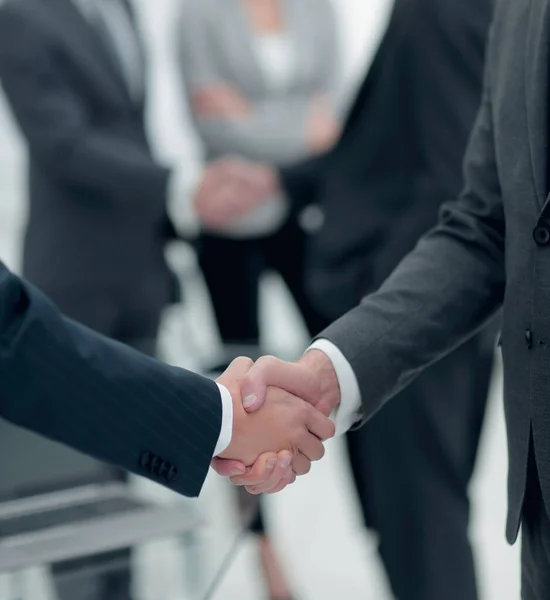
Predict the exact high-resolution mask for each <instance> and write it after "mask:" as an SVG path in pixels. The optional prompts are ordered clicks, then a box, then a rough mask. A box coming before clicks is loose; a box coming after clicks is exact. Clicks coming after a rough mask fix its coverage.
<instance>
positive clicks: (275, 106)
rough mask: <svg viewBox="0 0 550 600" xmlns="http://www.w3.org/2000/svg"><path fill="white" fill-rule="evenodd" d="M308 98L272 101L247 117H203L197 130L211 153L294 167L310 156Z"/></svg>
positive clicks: (265, 103)
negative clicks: (307, 127) (307, 134)
mask: <svg viewBox="0 0 550 600" xmlns="http://www.w3.org/2000/svg"><path fill="white" fill-rule="evenodd" d="M308 112H309V103H308V102H306V100H305V99H302V98H295V99H284V100H280V101H279V100H271V101H266V102H264V103H261V104H259V105H257V106H255V107H254V109H253V111H252V113H251V114H250V116H248V117H245V118H238V119H234V118H229V117H224V118H221V117H218V118H200V119H197V121H196V122H197V128H198V130H199V133H200V134H201V137H202V139H203V141H204V144H205V146H206V148H207V149H208V151H209V152H212V153H214V154H216V155H223V154H239V155H241V156H244V157H246V158H251V159H254V160H257V161H260V162H266V163H269V164H277V165H280V164H291V163H293V162H295V161H298V160H301V159H303V158H304V157H305V156H307V154H308V146H307V139H306V121H307V116H308Z"/></svg>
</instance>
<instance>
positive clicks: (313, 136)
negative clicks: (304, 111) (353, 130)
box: [306, 97, 340, 153]
mask: <svg viewBox="0 0 550 600" xmlns="http://www.w3.org/2000/svg"><path fill="white" fill-rule="evenodd" d="M306 136H307V143H308V147H309V149H310V150H311V151H312V152H314V153H321V152H325V151H326V150H328V149H330V148H331V147H332V146H334V144H335V143H336V141H337V139H338V137H339V136H340V125H339V124H338V121H337V120H336V118H335V117H334V115H333V113H332V111H331V109H330V106H329V103H328V102H327V101H326V100H325V99H323V98H321V97H319V98H316V99H315V100H314V101H313V102H312V104H311V110H310V113H309V117H308V120H307V123H306Z"/></svg>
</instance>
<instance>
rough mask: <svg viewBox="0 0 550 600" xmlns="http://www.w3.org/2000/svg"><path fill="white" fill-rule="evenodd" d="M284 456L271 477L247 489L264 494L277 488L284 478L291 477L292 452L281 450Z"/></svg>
mask: <svg viewBox="0 0 550 600" xmlns="http://www.w3.org/2000/svg"><path fill="white" fill-rule="evenodd" d="M281 454H282V456H280V457H279V460H278V461H277V466H276V467H275V468H274V469H273V471H272V473H271V475H270V477H269V478H268V479H267V480H266V481H265V482H264V483H260V484H258V485H255V486H247V489H248V490H249V491H250V493H251V494H254V495H257V494H263V493H265V492H269V491H270V490H272V489H275V488H276V487H277V486H278V485H279V484H280V483H281V481H282V480H284V479H287V480H288V479H289V478H290V476H291V475H290V474H291V473H292V469H291V468H290V464H291V462H292V454H291V453H290V452H288V451H287V452H284V453H283V452H281Z"/></svg>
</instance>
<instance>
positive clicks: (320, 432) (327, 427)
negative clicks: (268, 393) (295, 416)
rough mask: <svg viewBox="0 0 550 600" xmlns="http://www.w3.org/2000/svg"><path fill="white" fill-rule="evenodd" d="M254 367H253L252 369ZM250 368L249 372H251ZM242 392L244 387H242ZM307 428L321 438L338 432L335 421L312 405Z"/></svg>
mask: <svg viewBox="0 0 550 600" xmlns="http://www.w3.org/2000/svg"><path fill="white" fill-rule="evenodd" d="M253 368H254V367H251V368H250V370H252V369H253ZM250 370H249V371H248V372H250ZM241 393H242V388H241ZM306 425H307V428H308V429H309V431H310V432H311V433H313V435H315V436H317V437H318V438H319V439H320V440H329V439H330V438H332V437H334V434H335V433H336V427H335V425H334V423H333V422H332V421H331V420H330V419H329V418H327V417H325V415H324V414H323V413H321V412H320V411H319V410H317V409H315V408H313V407H311V410H309V411H308V417H307V421H306Z"/></svg>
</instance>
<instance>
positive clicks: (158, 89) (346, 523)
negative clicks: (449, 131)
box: [0, 0, 519, 600]
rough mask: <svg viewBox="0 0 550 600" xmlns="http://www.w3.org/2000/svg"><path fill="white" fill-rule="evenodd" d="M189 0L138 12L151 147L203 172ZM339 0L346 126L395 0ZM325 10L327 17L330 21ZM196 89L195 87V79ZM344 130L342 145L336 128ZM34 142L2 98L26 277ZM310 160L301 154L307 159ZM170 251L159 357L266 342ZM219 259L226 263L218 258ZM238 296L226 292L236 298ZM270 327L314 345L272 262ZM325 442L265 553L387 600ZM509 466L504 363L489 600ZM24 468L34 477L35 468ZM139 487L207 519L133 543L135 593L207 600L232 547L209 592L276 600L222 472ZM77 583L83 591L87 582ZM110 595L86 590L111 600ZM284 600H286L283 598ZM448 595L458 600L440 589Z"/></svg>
mask: <svg viewBox="0 0 550 600" xmlns="http://www.w3.org/2000/svg"><path fill="white" fill-rule="evenodd" d="M22 1H25V0H22ZM59 1H61V0H59ZM67 1H68V0H67ZM56 2H57V0H56ZM201 2H202V0H201ZM52 4H53V3H52ZM184 4H185V5H189V4H193V2H191V1H190V0H186V2H185V3H184V0H156V1H155V2H145V0H136V1H135V9H136V13H137V15H138V18H139V22H140V23H141V24H142V30H143V35H144V39H145V48H146V54H147V56H148V60H149V80H148V87H149V93H148V97H149V99H148V103H147V111H146V126H147V133H148V137H149V140H150V143H151V146H152V149H153V154H154V156H155V157H156V159H157V160H158V161H159V162H162V163H165V164H173V163H176V164H177V165H179V167H180V168H182V169H185V167H186V165H189V171H192V170H193V169H197V165H198V164H200V163H201V162H202V161H203V160H204V159H205V157H206V158H207V159H208V158H212V159H216V158H218V157H219V156H220V152H218V151H216V143H217V138H216V135H214V136H213V138H212V139H211V138H209V137H208V136H209V132H208V131H206V130H205V129H204V128H202V129H201V123H200V119H197V117H196V115H193V108H192V102H190V97H191V96H189V95H186V94H185V92H184V89H183V86H182V84H181V76H182V71H183V77H184V78H185V73H186V68H187V69H188V72H189V73H190V74H191V73H199V75H197V78H200V72H201V71H200V69H203V68H204V69H208V66H205V65H204V64H203V63H204V61H202V60H201V59H202V58H204V56H203V55H202V54H201V52H202V50H201V45H200V43H198V45H197V46H195V47H194V49H193V50H191V53H192V57H193V58H195V59H196V61H195V63H196V64H191V63H193V60H189V58H190V57H189V56H188V57H187V59H183V58H181V52H182V50H181V48H180V45H181V44H180V42H178V40H177V36H175V35H174V29H175V27H174V24H175V23H177V22H179V19H180V14H181V11H182V6H183V5H184ZM207 4H210V3H206V2H205V6H206V5H207ZM309 4H311V3H309ZM332 8H333V10H334V15H335V21H334V26H335V28H336V31H337V39H338V44H339V48H338V51H337V50H336V48H335V49H334V54H335V55H336V52H338V61H339V62H338V64H337V67H336V71H337V77H335V81H337V90H336V96H337V101H336V102H335V106H337V107H338V108H335V110H334V114H335V122H336V121H337V122H338V123H341V121H342V120H343V119H344V118H345V114H346V111H347V107H349V105H350V103H351V102H352V101H353V98H354V96H355V93H356V91H357V89H358V86H359V85H360V84H361V81H362V79H363V77H364V74H365V71H366V70H367V69H368V67H369V65H370V64H371V61H372V60H373V57H374V55H375V53H376V51H377V49H378V46H379V43H380V40H381V38H382V36H383V35H384V33H385V32H386V28H387V25H388V20H389V18H390V15H391V11H392V9H393V3H392V2H391V0H369V1H368V2H364V1H362V0H332ZM319 10H320V13H319V15H318V17H319V19H322V18H323V17H322V15H321V9H319ZM192 12H193V11H192V10H191V14H192ZM198 12H200V11H198ZM197 18H198V19H200V18H201V16H200V15H198V16H197ZM302 18H303V17H302ZM226 27H227V25H226ZM189 28H191V29H193V25H192V24H189V25H188V27H186V28H185V30H186V31H188V30H189ZM222 30H223V28H222ZM224 35H225V33H224ZM321 42H322V40H319V43H320V44H321ZM324 43H327V42H326V41H325V42H324ZM321 45H322V44H321ZM183 46H185V43H183ZM266 51H267V50H266ZM0 52H6V50H5V49H2V50H0ZM193 53H194V54H193ZM331 54H332V53H331ZM180 58H181V60H180ZM182 65H183V66H182ZM434 77H436V75H435V74H434ZM237 80H238V78H237ZM186 85H187V90H188V91H189V86H191V85H192V82H188V83H187V84H186ZM6 89H7V88H6ZM13 98H16V96H15V95H14V96H13V97H12V102H13ZM27 101H28V98H27ZM407 101H408V99H407V97H406V96H405V97H402V98H400V102H403V103H406V102H407ZM329 137H330V136H329ZM334 138H335V140H336V135H335V136H334ZM335 140H334V141H335ZM209 145H210V146H209ZM327 145H328V142H327ZM321 146H322V144H321ZM26 147H27V146H26V142H25V139H24V138H23V136H22V135H21V133H20V130H19V128H18V126H17V124H16V123H15V122H14V119H13V117H12V112H11V111H10V110H9V109H8V103H7V101H6V99H5V98H4V96H2V94H0V198H1V200H0V257H1V258H2V260H3V261H4V262H5V263H6V264H7V265H8V266H9V267H11V268H13V269H14V270H16V271H18V272H20V271H21V268H22V240H23V235H24V229H25V225H26V221H27V210H28V185H27V177H28V175H27V164H28V155H27V150H26ZM222 154H223V152H222ZM299 154H300V153H298V154H297V156H296V157H295V159H296V161H297V160H298V159H300V160H301V159H302V156H299ZM250 158H255V157H254V156H252V157H250ZM292 160H294V158H292ZM36 225H37V224H36V223H35V224H34V226H35V227H36ZM38 225H39V224H38ZM205 247H206V246H205ZM67 251H70V249H69V248H67ZM250 251H251V252H252V250H250ZM167 255H168V261H169V263H170V265H171V266H172V268H173V270H174V272H175V273H176V274H177V277H178V280H179V282H180V283H181V287H182V290H183V299H182V302H180V303H176V304H174V305H171V306H170V307H169V308H167V309H166V310H164V311H163V314H162V322H161V325H160V335H159V348H160V353H161V356H162V357H163V358H165V359H166V360H168V361H170V362H172V363H174V364H178V365H181V366H185V367H187V368H191V369H195V370H204V369H205V368H206V367H205V365H212V364H214V363H215V362H216V361H217V360H219V362H221V363H223V360H222V359H221V358H220V356H222V354H223V352H222V351H223V350H224V348H226V347H227V346H228V347H231V345H232V344H233V345H235V344H236V345H239V344H242V345H247V344H250V345H251V346H253V345H256V343H257V340H254V339H248V337H251V338H253V337H254V336H253V335H251V336H247V335H243V339H242V340H239V339H232V338H231V334H227V335H225V336H224V335H223V333H222V334H220V331H219V327H218V326H217V323H216V320H215V318H214V309H213V306H212V302H211V300H210V297H211V294H209V290H208V287H207V285H206V283H205V278H204V276H203V271H204V264H205V263H202V266H203V268H202V269H201V265H200V264H199V262H198V260H197V253H196V251H195V247H194V245H193V244H190V243H185V242H173V243H171V244H170V245H169V248H168V249H167ZM211 256H212V255H211ZM211 260H214V263H215V262H216V260H217V259H216V258H215V257H214V258H213V259H211ZM210 267H211V263H210ZM231 293H232V292H231V290H230V289H228V290H227V294H231ZM259 325H260V331H261V335H260V340H259V342H260V343H259V345H260V347H261V348H262V349H268V350H269V352H271V353H276V354H279V355H282V356H295V355H297V354H299V353H300V352H301V351H302V350H303V349H304V348H305V347H306V346H307V344H308V340H309V339H310V335H309V334H308V328H307V326H306V324H305V322H304V319H303V317H302V315H301V314H300V311H299V310H298V308H297V306H296V302H295V299H294V298H293V297H292V294H291V293H289V291H288V288H287V285H286V284H285V283H284V281H283V278H282V277H281V276H280V274H278V273H275V272H272V270H267V271H266V272H262V273H261V277H260V287H259ZM313 333H314V332H313ZM224 337H225V338H227V339H223V338H224ZM14 439H15V441H14V442H13V443H14V444H17V438H16V437H15V438H14ZM4 450H5V452H7V453H8V456H9V455H10V454H11V452H14V455H15V453H17V452H20V451H21V449H16V448H11V449H10V448H7V449H4ZM327 450H328V451H327V456H326V458H325V459H324V460H323V461H321V462H320V463H316V464H315V465H314V468H313V471H312V473H311V474H310V475H309V476H308V477H305V478H302V479H300V480H299V481H298V482H297V483H296V484H295V485H293V486H292V487H291V488H289V489H288V490H287V491H285V493H283V494H281V495H279V496H276V497H269V498H267V499H265V501H263V502H264V504H263V510H262V514H263V518H264V524H263V525H264V526H266V527H267V529H268V531H269V532H270V536H269V537H270V542H269V548H268V552H272V551H274V552H275V553H276V555H277V557H278V558H277V561H278V562H279V566H280V567H281V568H282V570H283V572H284V578H285V580H286V582H285V584H284V586H283V587H288V588H290V589H291V590H292V594H293V596H292V597H295V598H304V599H312V600H313V599H314V598H315V599H319V600H321V599H325V598H326V599H327V600H328V599H332V598H335V597H337V596H340V597H342V598H346V599H348V598H349V599H355V598H357V599H365V600H368V599H373V600H385V599H387V600H390V599H391V598H393V595H392V593H391V592H390V586H389V584H388V580H387V576H386V574H385V571H384V568H383V565H382V563H381V561H380V558H379V555H378V552H377V539H376V536H375V534H374V533H372V532H368V531H367V530H366V529H365V528H364V526H363V521H362V514H361V509H360V502H359V500H358V499H357V496H356V493H355V490H354V486H353V481H352V477H351V472H350V466H349V461H348V459H347V448H346V445H345V444H344V441H343V440H342V439H336V440H333V441H331V442H329V443H328V444H327ZM25 452H32V448H30V447H26V448H25ZM56 460H61V461H62V460H63V458H59V459H56ZM37 469H38V467H37ZM506 470H507V459H506V440H505V431H504V420H503V414H502V405H501V378H500V364H499V363H498V359H497V364H496V367H495V370H494V373H493V376H492V383H491V391H490V394H489V400H488V405H487V414H486V420H485V424H484V427H483V433H482V437H481V442H480V449H479V454H478V460H477V465H476V469H475V473H474V477H473V479H472V481H471V484H470V487H469V489H470V496H471V499H472V510H471V522H470V538H471V541H472V545H473V551H474V556H475V563H476V568H477V576H478V585H479V598H480V599H481V600H508V599H510V600H511V599H513V598H518V597H519V558H518V555H519V552H518V547H517V546H516V547H515V548H509V547H508V546H507V545H506V543H505V540H504V522H505V513H506V495H505V494H506ZM27 475H28V477H29V478H30V479H32V477H33V475H32V473H30V472H29V473H27ZM8 476H9V474H8V475H6V477H8ZM53 477H54V479H55V476H53ZM130 485H131V486H133V488H134V489H137V490H139V491H140V493H141V492H143V493H144V494H146V495H147V496H148V497H150V498H154V501H155V502H158V503H160V504H171V503H178V504H181V505H182V506H183V507H184V509H185V510H188V511H189V515H192V516H193V517H192V518H193V519H195V518H196V519H197V523H199V521H200V525H199V524H197V527H196V530H195V529H193V531H194V533H193V535H191V536H189V535H187V536H167V535H166V532H164V533H163V534H162V536H161V537H162V538H163V539H161V540H156V541H154V543H145V541H143V542H140V543H139V544H136V549H135V551H134V552H133V553H132V555H131V559H130V570H131V572H132V580H133V584H132V585H133V592H132V597H135V598H136V599H137V598H144V599H151V600H156V599H159V600H160V599H161V598H162V599H163V600H176V599H178V600H179V599H181V600H184V599H187V598H189V599H191V598H197V599H199V598H202V597H203V596H204V593H205V592H206V589H207V588H208V585H209V584H210V583H211V582H212V580H213V578H214V575H215V573H216V571H217V570H218V569H219V568H220V567H221V566H222V563H223V561H224V558H225V557H226V555H227V554H230V555H231V557H232V564H231V565H230V566H229V567H228V570H227V574H226V576H225V577H224V578H223V580H222V581H221V582H220V583H219V587H218V589H217V592H216V593H215V594H214V595H213V596H212V598H219V599H224V600H255V599H259V598H268V597H269V594H271V596H272V597H276V596H274V594H275V593H276V591H277V590H276V588H277V585H278V583H277V582H275V583H274V584H272V588H273V589H271V590H268V587H269V576H266V571H265V569H266V561H267V562H268V563H269V557H267V558H266V555H265V551H266V549H265V548H263V551H264V554H263V555H262V554H261V552H259V551H258V545H259V542H258V537H257V536H256V535H253V534H252V533H247V534H246V535H244V536H243V537H242V538H239V539H240V541H239V543H238V545H237V546H236V549H234V548H233V546H232V544H233V543H234V541H235V540H236V539H238V536H239V531H240V529H241V523H242V519H241V518H240V516H239V515H240V514H241V513H242V505H243V501H242V498H240V497H238V496H237V495H236V494H235V492H234V490H233V489H231V488H230V486H228V485H227V484H226V483H225V482H224V481H223V480H221V478H219V477H218V476H216V475H215V474H213V473H212V474H211V475H210V476H209V479H208V480H207V484H206V486H205V488H204V490H203V493H202V495H201V498H200V499H199V500H197V501H189V500H184V499H179V498H175V497H173V496H172V495H171V494H169V493H168V492H166V491H164V490H162V489H160V488H157V487H156V486H154V485H153V484H150V483H145V482H143V481H137V480H134V479H132V481H131V482H130ZM8 487H9V486H8ZM245 504H246V502H245ZM262 561H263V568H262ZM73 566H74V565H73ZM75 568H76V567H75ZM267 568H269V565H268V567H267ZM55 577H57V575H55V570H53V571H52V570H51V569H50V568H49V565H46V564H41V565H36V566H35V567H27V566H25V568H24V569H21V570H17V569H14V570H13V571H12V572H10V573H4V574H3V575H0V599H1V600H27V599H30V598H32V600H41V599H42V598H44V600H46V599H47V600H54V599H56V598H58V597H59V598H61V599H62V600H64V597H69V596H67V593H68V592H66V591H65V592H63V585H57V584H55V582H54V579H55ZM275 579H277V576H275ZM279 583H280V582H279ZM76 586H77V588H79V587H80V584H78V583H77V584H76ZM67 589H70V588H67ZM94 593H95V592H94ZM125 593H126V592H124V593H123V592H120V595H117V594H119V593H118V592H113V595H109V594H107V595H104V597H105V598H106V600H110V599H111V598H112V599H113V600H117V599H118V598H126V597H127V596H126V595H124V594H125ZM69 594H70V593H69ZM100 595H101V594H99V595H95V596H94V595H93V594H90V595H89V596H82V597H83V598H86V599H87V598H90V600H92V598H94V599H95V600H100ZM279 595H280V594H279ZM412 597H413V596H411V598H412ZM414 597H415V598H417V596H414ZM418 597H420V596H418ZM285 598H286V594H285ZM289 598H290V596H289ZM71 600H73V598H71ZM280 600H285V599H284V598H283V596H282V595H280ZM402 600H406V599H405V598H403V599H402ZM441 600H447V598H446V597H444V596H441Z"/></svg>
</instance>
